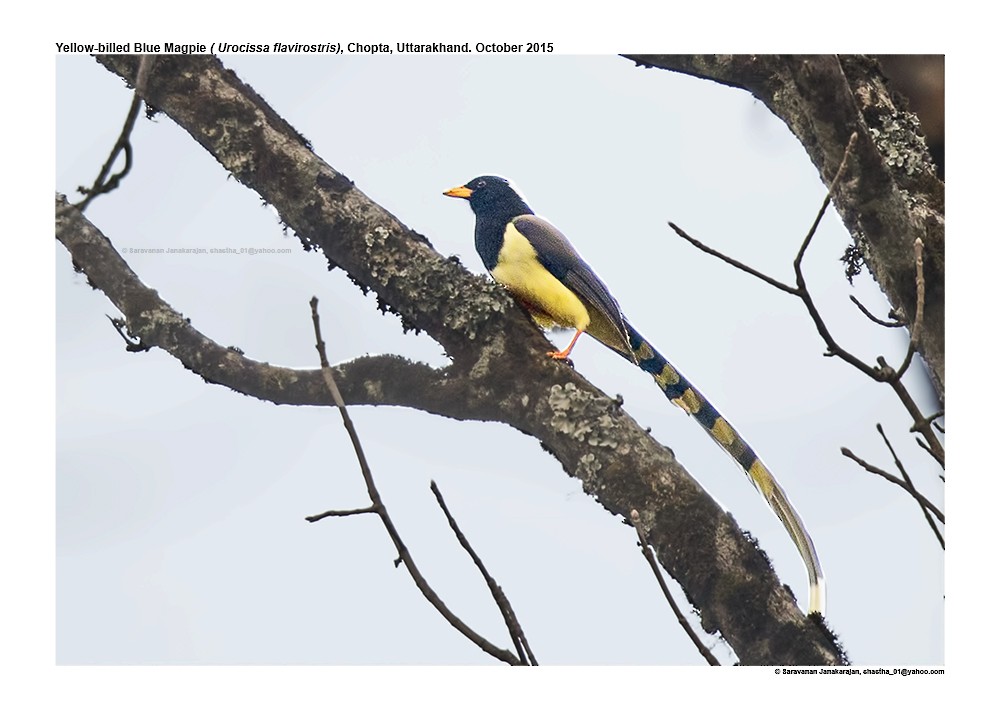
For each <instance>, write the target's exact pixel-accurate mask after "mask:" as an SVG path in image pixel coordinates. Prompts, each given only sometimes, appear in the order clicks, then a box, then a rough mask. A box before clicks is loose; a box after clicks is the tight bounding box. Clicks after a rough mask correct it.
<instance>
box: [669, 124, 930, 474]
mask: <svg viewBox="0 0 1000 720" xmlns="http://www.w3.org/2000/svg"><path fill="white" fill-rule="evenodd" d="M857 138H858V135H857V133H852V134H851V138H850V140H849V141H848V143H847V146H846V147H845V148H844V155H843V158H842V159H841V161H840V165H839V167H838V168H837V173H836V175H834V177H833V180H831V181H830V185H829V189H828V190H827V193H826V197H825V198H823V203H822V205H821V206H820V209H819V212H818V213H817V214H816V218H815V219H814V220H813V223H812V226H811V227H810V228H809V232H808V233H806V236H805V238H804V239H803V241H802V245H801V246H800V247H799V251H798V253H797V254H796V256H795V260H794V262H793V263H792V267H793V269H794V272H795V287H791V286H789V285H786V284H785V283H783V282H781V281H779V280H775V279H774V278H772V277H770V276H768V275H765V274H764V273H761V272H759V271H758V270H755V269H753V268H751V267H749V266H748V265H746V264H744V263H742V262H740V261H738V260H734V259H733V258H730V257H728V256H726V255H723V254H722V253H720V252H718V251H717V250H714V249H712V248H710V247H708V246H707V245H705V244H704V243H701V242H699V241H697V240H695V239H694V238H692V237H691V236H690V235H688V234H687V233H685V232H684V231H683V230H681V229H680V228H679V227H677V226H676V225H675V224H674V223H670V227H671V228H673V230H674V232H676V233H677V234H678V235H680V236H681V237H683V238H684V239H685V240H687V241H688V242H690V243H692V244H693V245H694V246H695V247H697V248H699V249H700V250H702V251H704V252H706V253H708V254H710V255H712V256H714V257H717V258H719V259H721V260H723V261H724V262H726V263H728V264H730V265H732V266H733V267H736V268H738V269H740V270H743V271H744V272H746V273H749V274H750V275H753V276H754V277H756V278H759V279H760V280H763V281H764V282H766V283H767V284H769V285H771V286H772V287H775V288H778V289H779V290H782V291H784V292H786V293H789V294H792V295H796V296H798V297H799V298H800V299H801V300H802V302H803V304H804V305H805V306H806V310H807V311H808V313H809V317H810V318H812V321H813V324H814V325H815V327H816V331H817V332H818V333H819V334H820V337H822V338H823V342H825V343H826V347H827V350H826V354H827V355H828V356H832V357H838V358H840V359H841V360H843V361H844V362H846V363H848V364H849V365H852V366H853V367H855V368H857V369H858V370H860V371H861V372H862V373H864V374H865V375H867V376H868V377H870V378H871V379H872V380H875V381H876V382H880V383H887V384H888V385H889V386H890V387H891V388H892V389H893V391H894V392H895V393H896V396H897V397H898V398H899V400H900V402H901V403H902V404H903V407H905V408H906V410H907V412H908V413H909V414H910V417H912V418H913V420H914V423H915V425H914V427H915V428H916V432H919V433H920V434H921V435H922V436H923V438H924V444H922V447H925V448H926V449H927V451H928V452H929V453H930V454H931V456H932V457H934V459H935V460H937V462H938V463H939V464H940V465H941V466H942V467H944V447H943V446H942V445H941V443H940V441H939V440H938V439H937V437H936V436H935V435H934V432H933V431H932V430H931V428H930V427H929V426H928V425H926V424H924V423H921V420H922V419H923V413H922V412H921V411H920V408H918V407H917V404H916V403H915V402H914V400H913V398H912V397H911V396H910V393H909V391H908V390H907V389H906V386H905V385H903V382H902V379H901V378H902V374H903V373H904V372H906V370H907V369H908V367H909V365H910V362H911V360H912V358H913V353H914V352H915V350H916V344H917V342H918V341H919V336H920V326H921V324H922V322H923V306H924V303H923V297H924V276H923V242H922V241H921V240H920V239H919V238H917V240H916V241H914V252H915V254H916V257H917V260H918V261H917V267H916V283H917V295H918V304H917V311H916V314H917V319H916V321H915V322H914V325H913V327H912V328H911V334H910V345H909V347H908V349H907V354H906V357H905V359H904V360H903V363H902V365H901V366H900V368H899V370H894V369H893V368H891V367H889V366H888V364H887V363H886V362H885V360H884V359H883V358H881V357H879V358H877V363H878V364H877V365H876V366H872V365H869V364H867V363H865V362H864V361H862V360H861V359H860V358H858V357H857V356H855V355H853V354H852V353H850V352H848V351H847V350H845V349H844V348H843V347H841V346H840V345H839V344H838V343H837V342H836V340H834V338H833V334H832V333H831V332H830V330H829V328H827V326H826V322H825V321H824V320H823V317H822V315H820V312H819V309H818V308H817V307H816V303H815V302H814V301H813V298H812V295H811V294H810V293H809V289H808V286H807V285H806V280H805V276H804V275H803V272H802V260H803V258H804V257H805V253H806V250H807V249H808V247H809V244H810V243H811V242H812V239H813V236H814V235H815V234H816V229H817V228H818V227H819V223H820V220H822V218H823V215H824V214H825V213H826V210H827V208H828V207H829V205H830V202H831V200H832V198H833V195H834V193H835V191H836V190H837V186H838V185H839V184H840V182H841V180H842V179H843V177H844V173H845V171H846V169H847V164H848V160H849V159H850V156H851V153H852V152H853V150H854V146H855V144H856V143H857ZM852 299H854V298H852ZM854 302H855V304H856V305H858V307H860V308H861V309H862V311H864V313H865V314H866V315H868V316H869V317H870V318H871V319H873V320H876V322H881V321H878V320H877V319H876V318H875V317H874V316H873V315H871V313H869V312H868V311H867V310H865V309H864V308H863V307H862V306H861V304H860V303H859V302H858V301H857V300H856V299H854Z"/></svg>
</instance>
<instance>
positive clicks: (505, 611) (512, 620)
mask: <svg viewBox="0 0 1000 720" xmlns="http://www.w3.org/2000/svg"><path fill="white" fill-rule="evenodd" d="M431 492H432V493H434V497H435V498H437V502H438V505H440V506H441V511H442V512H444V516H445V517H446V518H448V525H450V526H451V530H452V532H453V533H455V537H456V538H457V539H458V543H459V545H461V546H462V547H463V548H465V552H467V553H469V557H471V558H472V562H474V563H475V564H476V567H477V568H479V573H480V574H481V575H482V576H483V579H484V580H485V581H486V586H487V587H488V588H489V589H490V593H491V594H492V595H493V600H494V602H496V604H497V607H498V608H500V614H501V615H503V619H504V622H505V623H506V624H507V630H508V631H509V632H510V639H511V640H513V641H514V647H515V648H516V649H517V654H518V656H519V657H520V658H521V664H522V665H537V664H538V661H537V660H535V655H534V653H532V652H531V648H530V647H529V646H528V639H527V637H525V635H524V631H523V630H522V629H521V624H520V623H519V622H518V620H517V616H516V615H515V614H514V608H513V607H512V606H511V604H510V601H509V600H508V599H507V596H506V595H505V594H504V591H503V589H501V587H500V586H499V585H498V584H497V582H496V580H494V579H493V577H492V576H491V575H490V574H489V572H488V571H487V570H486V565H484V564H483V561H482V560H480V559H479V555H477V554H476V551H475V550H473V549H472V544H471V543H470V542H469V541H468V539H467V538H466V537H465V533H463V532H462V531H461V529H460V528H459V527H458V523H457V522H456V521H455V518H454V517H453V516H452V514H451V512H450V511H449V510H448V506H447V505H446V504H445V502H444V496H443V495H442V494H441V491H440V490H439V489H438V486H437V483H436V482H434V481H433V480H431Z"/></svg>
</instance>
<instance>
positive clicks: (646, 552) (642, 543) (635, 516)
mask: <svg viewBox="0 0 1000 720" xmlns="http://www.w3.org/2000/svg"><path fill="white" fill-rule="evenodd" d="M629 515H630V517H631V518H632V527H634V528H635V534H636V535H638V536H639V547H641V548H642V554H643V557H645V558H646V562H647V563H649V567H650V568H652V570H653V574H654V575H655V576H656V582H658V583H659V584H660V590H662V591H663V596H664V597H665V598H667V602H668V603H670V609H671V610H673V611H674V615H675V616H676V617H677V622H679V623H680V624H681V627H682V628H683V629H684V632H686V633H687V636H688V637H689V638H691V642H693V643H694V646H695V647H696V648H697V649H698V652H699V653H701V656H702V657H703V658H705V661H706V662H707V663H708V664H709V665H718V664H719V661H718V660H716V659H715V655H713V654H712V651H711V650H709V649H708V648H707V647H705V644H704V643H703V642H702V641H701V638H699V637H698V635H697V634H696V633H695V631H694V630H693V629H692V628H691V624H690V623H689V622H688V621H687V618H686V617H684V613H682V612H681V609H680V608H679V607H678V606H677V603H676V602H675V601H674V597H673V595H671V594H670V589H669V588H668V587H667V583H666V581H665V580H664V579H663V573H661V572H660V566H659V565H658V564H657V562H656V558H655V557H654V556H653V548H652V547H651V546H650V545H649V543H648V542H647V541H646V534H645V533H644V532H643V531H642V527H640V522H639V511H638V510H635V509H634V508H633V510H632V512H631V513H630V514H629Z"/></svg>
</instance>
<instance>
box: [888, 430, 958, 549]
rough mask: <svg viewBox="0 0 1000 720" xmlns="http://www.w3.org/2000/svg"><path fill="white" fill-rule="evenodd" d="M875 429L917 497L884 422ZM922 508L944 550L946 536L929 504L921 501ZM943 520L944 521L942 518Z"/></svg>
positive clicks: (904, 479)
mask: <svg viewBox="0 0 1000 720" xmlns="http://www.w3.org/2000/svg"><path fill="white" fill-rule="evenodd" d="M875 429H876V430H878V434H879V435H881V436H882V440H883V441H884V442H885V446H886V447H887V448H889V452H890V453H891V454H892V459H893V460H894V461H895V463H896V468H897V469H898V470H899V472H900V473H901V474H902V476H903V481H904V482H905V483H906V486H907V487H908V488H909V491H910V494H911V495H913V496H914V497H916V496H917V494H918V493H917V489H916V488H915V487H914V486H913V481H912V480H910V476H909V474H908V473H907V472H906V468H905V467H903V463H902V461H901V460H900V459H899V456H898V455H897V454H896V451H895V449H894V448H893V447H892V443H890V442H889V438H888V437H886V434H885V431H884V430H883V429H882V423H875ZM920 509H921V510H922V511H923V513H924V517H925V518H927V524H928V525H930V526H931V530H933V531H934V534H935V535H937V539H938V542H939V543H941V549H942V550H944V537H943V536H942V535H941V532H940V531H939V530H938V528H937V525H935V524H934V521H933V520H932V519H931V516H930V514H929V513H928V510H927V506H926V505H924V504H923V503H920ZM942 522H944V521H943V520H942Z"/></svg>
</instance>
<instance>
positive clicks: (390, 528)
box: [306, 297, 521, 665]
mask: <svg viewBox="0 0 1000 720" xmlns="http://www.w3.org/2000/svg"><path fill="white" fill-rule="evenodd" d="M309 306H310V307H311V308H312V322H313V332H314V333H315V334H316V351H317V352H318V353H319V358H320V368H321V372H322V373H323V381H324V383H325V384H326V387H327V389H328V390H329V391H330V397H332V398H333V401H334V403H335V404H336V405H337V409H338V410H339V411H340V417H341V419H342V420H343V421H344V429H345V430H347V434H348V436H349V437H350V438H351V445H352V446H353V447H354V454H355V456H356V457H357V458H358V465H359V466H360V467H361V475H362V477H364V479H365V487H366V488H367V489H368V497H369V498H370V499H371V501H372V505H371V512H373V513H374V514H376V515H378V517H379V519H380V520H381V521H382V526H383V527H384V528H385V531H386V533H388V535H389V538H390V539H391V540H392V544H393V546H394V547H395V548H396V552H397V553H399V562H401V563H403V566H404V567H405V568H406V571H407V572H408V573H410V577H411V578H413V582H414V584H415V585H416V586H417V588H418V589H419V590H420V592H421V594H423V596H424V597H425V598H427V602H429V603H430V604H431V605H432V606H433V607H434V609H435V610H437V611H438V614H439V615H441V617H443V618H444V619H445V620H447V621H448V623H449V624H450V625H451V626H452V627H453V628H455V629H456V630H458V631H459V632H460V633H461V634H462V635H464V636H465V637H466V638H468V639H469V640H470V641H471V642H472V643H473V644H474V645H476V647H478V648H480V649H481V650H482V651H483V652H485V653H487V654H488V655H492V656H493V657H495V658H496V659H497V660H501V661H503V662H505V663H507V664H509V665H519V664H521V661H520V660H519V659H518V658H517V657H515V656H514V655H513V654H511V653H510V652H509V651H507V650H503V649H501V648H499V647H497V646H496V645H494V644H493V643H491V642H490V641H489V640H487V639H486V638H485V637H483V636H482V635H480V634H479V633H477V632H476V631H475V630H473V629H472V628H470V627H469V626H468V625H466V624H465V622H464V621H463V620H462V619H461V618H460V617H458V616H457V615H456V614H455V613H453V612H452V611H451V609H450V608H449V607H448V606H447V605H445V603H444V600H442V599H441V597H440V596H439V595H438V594H437V593H436V592H434V588H432V587H431V585H430V583H429V582H427V579H426V578H425V577H424V576H423V573H421V572H420V570H419V569H418V568H417V563H416V561H415V560H414V559H413V555H411V554H410V550H409V548H407V547H406V543H404V542H403V538H402V536H401V535H400V534H399V531H398V530H397V529H396V524H395V523H394V522H393V521H392V517H391V516H390V515H389V509H388V508H387V507H386V506H385V503H384V502H382V496H381V494H380V493H379V491H378V486H376V484H375V478H374V476H373V475H372V471H371V468H370V467H369V465H368V459H367V458H366V457H365V451H364V448H363V447H361V438H359V437H358V432H357V430H356V429H355V427H354V421H353V420H351V415H350V413H348V412H347V406H346V405H344V398H343V397H342V396H341V394H340V388H338V387H337V381H336V380H334V377H333V372H332V371H331V370H330V361H329V360H327V357H326V343H325V342H323V333H322V331H321V330H320V324H319V310H318V307H319V299H317V298H315V297H314V298H313V299H312V300H311V301H310V303H309ZM360 512H367V511H366V510H362V511H360ZM358 513H359V511H355V510H348V511H346V512H343V511H336V510H331V511H328V512H326V513H322V514H321V515H318V516H317V515H314V516H312V517H313V518H314V519H312V520H310V518H306V520H309V521H310V522H315V520H316V519H319V518H321V517H331V516H333V515H345V514H346V515H354V514H358Z"/></svg>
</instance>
